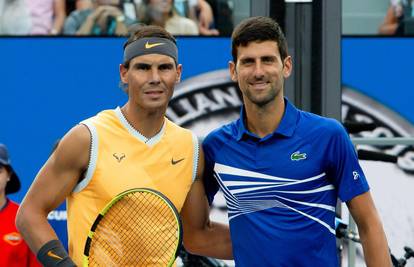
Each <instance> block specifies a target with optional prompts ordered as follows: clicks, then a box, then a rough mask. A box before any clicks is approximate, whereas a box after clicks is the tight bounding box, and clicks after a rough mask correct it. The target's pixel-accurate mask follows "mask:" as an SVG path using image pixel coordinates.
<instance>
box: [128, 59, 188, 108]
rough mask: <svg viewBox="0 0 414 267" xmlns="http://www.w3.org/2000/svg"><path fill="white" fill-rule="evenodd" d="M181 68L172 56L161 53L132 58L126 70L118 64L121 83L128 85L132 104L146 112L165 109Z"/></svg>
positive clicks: (178, 79) (179, 75)
mask: <svg viewBox="0 0 414 267" xmlns="http://www.w3.org/2000/svg"><path fill="white" fill-rule="evenodd" d="M181 68H182V67H181V65H178V66H176V64H175V62H174V60H173V59H172V58H171V57H169V56H165V55H160V54H148V55H142V56H138V57H135V58H133V59H132V60H131V62H130V64H129V68H128V69H127V68H125V67H124V66H123V65H121V67H120V73H121V80H122V82H123V83H125V84H128V95H129V101H130V102H131V104H132V105H134V106H138V107H139V108H142V109H146V110H152V109H160V108H162V109H166V108H167V105H168V102H169V101H170V99H171V97H172V94H173V92H174V86H175V84H176V83H178V82H179V81H180V78H181Z"/></svg>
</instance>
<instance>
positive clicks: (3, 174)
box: [0, 164, 10, 192]
mask: <svg viewBox="0 0 414 267" xmlns="http://www.w3.org/2000/svg"><path fill="white" fill-rule="evenodd" d="M9 180H10V173H9V171H8V170H7V169H6V167H5V166H3V165H1V164H0V192H5V190H6V185H7V182H8V181H9Z"/></svg>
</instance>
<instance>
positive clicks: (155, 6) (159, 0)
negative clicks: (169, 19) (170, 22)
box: [149, 0, 173, 14]
mask: <svg viewBox="0 0 414 267" xmlns="http://www.w3.org/2000/svg"><path fill="white" fill-rule="evenodd" d="M149 4H150V6H151V9H152V10H154V11H156V12H159V13H161V14H167V13H170V12H171V10H172V8H173V0H150V1H149Z"/></svg>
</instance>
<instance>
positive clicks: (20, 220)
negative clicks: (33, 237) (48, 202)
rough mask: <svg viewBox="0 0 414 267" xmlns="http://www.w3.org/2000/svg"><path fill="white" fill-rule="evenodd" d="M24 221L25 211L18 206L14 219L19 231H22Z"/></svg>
mask: <svg viewBox="0 0 414 267" xmlns="http://www.w3.org/2000/svg"><path fill="white" fill-rule="evenodd" d="M25 221H26V220H25V212H24V209H23V208H22V207H21V206H20V207H19V209H18V210H17V214H16V220H15V224H16V228H17V230H18V231H19V232H23V228H24V222H25Z"/></svg>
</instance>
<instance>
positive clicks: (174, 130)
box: [16, 26, 232, 266]
mask: <svg viewBox="0 0 414 267" xmlns="http://www.w3.org/2000/svg"><path fill="white" fill-rule="evenodd" d="M177 60H178V53H177V46H176V41H175V39H174V37H173V36H172V35H170V34H169V33H168V32H167V31H165V30H164V29H163V28H160V27H157V26H142V27H141V28H139V29H138V30H137V31H136V32H135V33H134V34H132V35H131V37H130V38H129V39H128V41H127V42H126V43H125V45H124V62H123V63H122V64H121V65H120V67H119V71H120V78H121V81H122V83H123V84H124V88H125V91H126V92H127V94H128V101H127V103H126V104H125V105H124V106H122V107H118V108H116V109H113V110H105V111H102V112H100V113H98V114H97V115H96V116H94V117H92V118H89V119H87V120H85V121H83V122H81V123H80V124H78V125H76V126H75V127H73V128H72V129H71V130H70V131H69V132H68V133H67V134H66V135H65V136H64V138H63V139H62V140H61V142H60V144H59V145H58V147H57V148H56V150H55V152H54V153H53V154H52V155H51V156H50V158H49V160H48V161H47V162H46V163H45V165H44V166H43V168H42V169H41V170H40V171H39V173H38V175H37V177H36V179H35V181H34V182H33V184H32V186H31V188H30V189H29V191H28V193H27V195H26V196H25V198H24V200H23V203H22V205H21V207H20V209H19V212H18V215H17V219H16V224H17V227H18V229H19V230H20V231H21V233H22V235H23V237H24V238H25V240H26V241H27V243H28V244H29V246H30V248H31V249H32V251H33V252H35V253H37V257H38V259H39V261H40V262H42V263H43V265H45V266H75V265H81V264H82V255H83V249H84V246H85V242H86V238H87V235H88V232H89V229H90V228H91V225H92V223H93V222H94V220H95V218H96V216H97V214H99V212H100V211H101V210H102V209H103V207H104V206H105V205H106V203H108V202H109V201H110V200H111V199H112V198H113V197H115V196H116V195H117V194H119V193H120V192H123V191H125V190H127V189H130V188H136V187H146V188H152V189H155V190H158V191H160V192H162V193H163V194H164V195H166V196H167V197H168V198H169V199H170V200H171V201H172V202H173V204H174V205H175V206H176V208H177V209H178V211H179V212H180V214H181V217H182V221H183V230H184V234H183V238H184V246H185V247H186V248H187V250H189V251H190V252H192V253H195V254H200V255H206V256H211V257H215V258H224V259H230V258H232V249H231V242H230V235H229V230H228V227H227V226H224V225H221V224H218V223H213V222H210V221H209V218H208V212H209V210H208V209H209V208H208V203H207V199H206V196H205V193H204V187H203V182H202V180H201V177H202V172H203V169H204V155H203V152H202V150H201V147H199V146H198V141H197V138H196V137H195V136H194V134H193V133H192V132H190V131H189V130H186V129H183V128H181V127H179V126H177V125H175V124H174V123H172V122H171V121H169V120H168V119H167V118H166V117H165V112H166V109H167V105H168V101H169V100H170V98H171V96H172V94H173V91H174V86H175V84H176V83H178V82H179V81H180V76H181V71H182V66H181V65H180V64H178V63H177ZM65 198H66V199H67V209H68V210H67V212H68V216H67V218H68V235H69V255H68V254H67V252H66V251H65V249H64V248H63V246H62V244H61V243H60V241H59V240H58V238H57V236H56V234H55V232H54V231H53V229H52V227H51V226H50V225H49V224H48V222H47V214H48V213H49V212H50V211H52V210H53V209H54V208H56V207H57V206H58V205H59V204H60V203H61V202H62V201H64V200H65Z"/></svg>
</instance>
